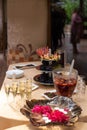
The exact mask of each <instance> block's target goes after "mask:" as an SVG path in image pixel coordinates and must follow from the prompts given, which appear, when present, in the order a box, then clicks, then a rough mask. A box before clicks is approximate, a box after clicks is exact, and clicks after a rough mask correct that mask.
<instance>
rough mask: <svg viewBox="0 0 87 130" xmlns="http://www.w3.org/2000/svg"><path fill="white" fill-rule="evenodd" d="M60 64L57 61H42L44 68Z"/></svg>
mask: <svg viewBox="0 0 87 130" xmlns="http://www.w3.org/2000/svg"><path fill="white" fill-rule="evenodd" d="M57 63H58V61H56V60H45V59H44V60H42V64H43V66H55V65H56V64H57Z"/></svg>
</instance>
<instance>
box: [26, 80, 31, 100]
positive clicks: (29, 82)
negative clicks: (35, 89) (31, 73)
mask: <svg viewBox="0 0 87 130" xmlns="http://www.w3.org/2000/svg"><path fill="white" fill-rule="evenodd" d="M31 93H32V79H31V78H30V79H26V87H25V94H26V99H28V100H31Z"/></svg>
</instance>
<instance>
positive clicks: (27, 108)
mask: <svg viewBox="0 0 87 130" xmlns="http://www.w3.org/2000/svg"><path fill="white" fill-rule="evenodd" d="M35 105H49V106H50V107H52V108H54V107H58V108H62V109H68V116H69V120H68V122H67V123H59V122H56V123H54V122H50V123H46V122H45V123H43V122H42V119H41V122H38V121H37V118H39V115H35V114H34V113H33V114H32V112H31V109H32V108H33V107H34V106H35ZM81 111H82V109H81V107H80V106H78V105H77V104H76V103H75V102H74V101H73V100H72V99H70V98H67V97H63V96H59V97H58V96H55V97H54V98H53V99H52V100H42V99H41V100H36V99H33V100H31V101H28V100H26V103H25V105H24V107H22V108H21V109H20V112H21V113H22V114H23V115H25V116H26V117H27V118H29V119H30V122H31V123H32V124H33V125H34V126H38V127H39V126H46V125H67V126H71V125H73V124H74V123H75V122H76V121H77V120H78V118H79V116H80V114H81Z"/></svg>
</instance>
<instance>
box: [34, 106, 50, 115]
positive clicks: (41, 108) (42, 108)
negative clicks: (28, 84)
mask: <svg viewBox="0 0 87 130" xmlns="http://www.w3.org/2000/svg"><path fill="white" fill-rule="evenodd" d="M51 111H52V109H51V107H50V106H47V105H44V106H41V105H35V106H34V107H33V109H32V112H35V113H40V114H46V113H51Z"/></svg>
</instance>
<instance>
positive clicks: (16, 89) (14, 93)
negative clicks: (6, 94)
mask: <svg viewBox="0 0 87 130" xmlns="http://www.w3.org/2000/svg"><path fill="white" fill-rule="evenodd" d="M11 92H12V94H13V99H14V102H15V97H16V95H17V92H18V83H17V82H12V86H11Z"/></svg>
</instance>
